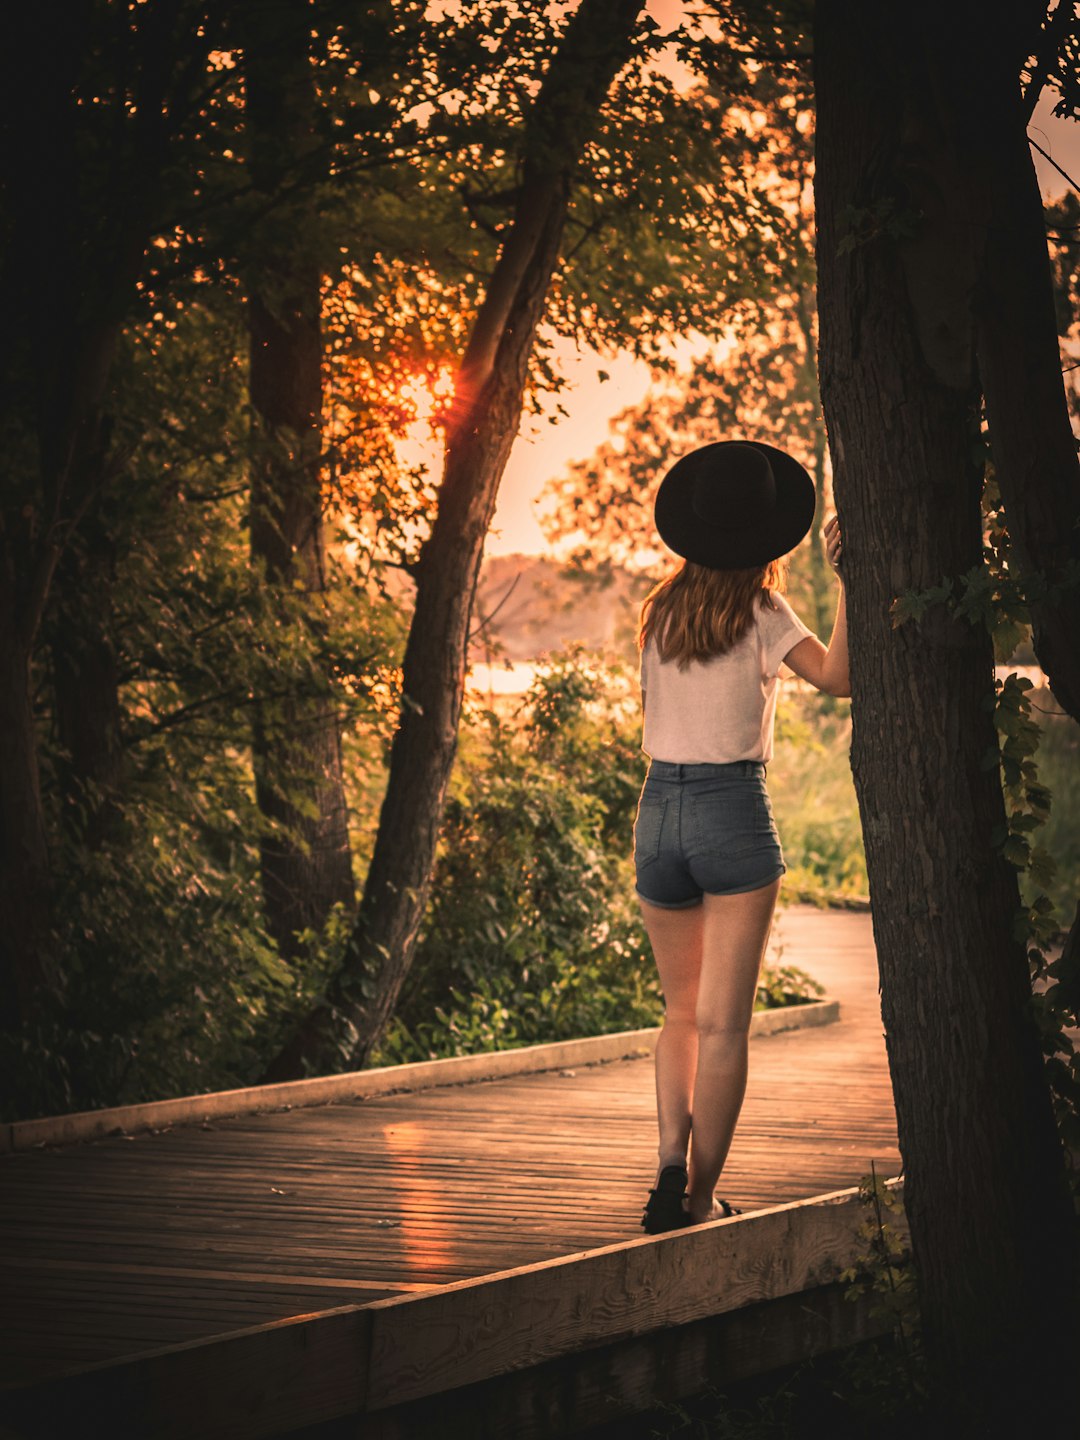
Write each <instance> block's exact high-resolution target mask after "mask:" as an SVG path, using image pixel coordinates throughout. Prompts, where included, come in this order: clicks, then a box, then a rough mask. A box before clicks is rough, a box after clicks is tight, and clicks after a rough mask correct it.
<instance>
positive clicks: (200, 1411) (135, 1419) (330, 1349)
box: [3, 1306, 371, 1440]
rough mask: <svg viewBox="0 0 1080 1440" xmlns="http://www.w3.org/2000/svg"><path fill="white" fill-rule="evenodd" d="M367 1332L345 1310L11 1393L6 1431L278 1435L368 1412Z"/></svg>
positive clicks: (47, 1436)
mask: <svg viewBox="0 0 1080 1440" xmlns="http://www.w3.org/2000/svg"><path fill="white" fill-rule="evenodd" d="M370 1329H371V1319H370V1317H369V1315H368V1314H367V1312H366V1311H365V1310H362V1309H359V1308H357V1307H355V1306H346V1307H344V1308H340V1309H336V1310H329V1311H326V1312H324V1313H323V1314H320V1315H311V1316H298V1317H296V1318H295V1319H291V1320H284V1321H278V1322H276V1323H272V1324H268V1325H259V1326H254V1327H252V1328H250V1329H247V1330H241V1331H237V1332H235V1333H233V1334H231V1335H224V1336H219V1337H217V1338H216V1339H214V1340H212V1341H209V1342H207V1341H205V1340H200V1341H194V1342H192V1343H190V1344H187V1345H173V1346H168V1347H166V1348H163V1349H160V1350H153V1351H148V1352H147V1353H146V1354H144V1355H140V1356H138V1357H137V1358H135V1359H133V1360H130V1361H126V1362H123V1363H120V1364H117V1363H116V1362H108V1363H106V1364H103V1365H95V1366H90V1367H87V1368H86V1369H85V1370H83V1371H81V1372H79V1373H77V1374H74V1375H70V1376H67V1377H65V1378H64V1379H63V1380H52V1381H47V1382H40V1383H38V1384H35V1385H31V1386H24V1387H20V1388H18V1389H12V1390H8V1391H6V1392H4V1394H3V1411H4V1416H5V1423H7V1424H8V1425H12V1426H16V1427H18V1433H19V1434H20V1435H25V1436H27V1437H34V1440H37V1437H40V1440H55V1437H56V1436H59V1435H79V1436H80V1437H82V1440H98V1437H100V1440H116V1437H119V1436H127V1435H131V1436H135V1435H137V1436H138V1437H139V1440H192V1437H193V1436H199V1437H200V1440H215V1437H226V1436H228V1437H235V1440H243V1437H255V1436H269V1435H279V1434H281V1433H282V1432H285V1431H288V1430H292V1429H299V1428H300V1427H301V1426H307V1425H316V1424H319V1423H321V1422H322V1421H325V1420H332V1419H336V1418H337V1417H339V1416H342V1415H352V1414H356V1413H358V1412H359V1411H360V1410H362V1409H363V1408H364V1405H365V1400H366V1396H365V1382H366V1377H367V1369H368V1349H369V1336H370Z"/></svg>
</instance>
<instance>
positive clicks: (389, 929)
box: [268, 0, 642, 1079]
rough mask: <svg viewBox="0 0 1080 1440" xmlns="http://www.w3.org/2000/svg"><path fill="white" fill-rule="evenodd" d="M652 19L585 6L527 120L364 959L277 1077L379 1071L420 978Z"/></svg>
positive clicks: (434, 564) (390, 790)
mask: <svg viewBox="0 0 1080 1440" xmlns="http://www.w3.org/2000/svg"><path fill="white" fill-rule="evenodd" d="M641 8H642V7H641V3H640V0H582V3H581V4H580V5H579V6H578V8H577V10H576V11H575V12H574V14H573V16H572V17H571V19H570V21H569V23H568V25H567V28H566V32H565V34H564V36H563V39H562V41H561V43H560V45H559V48H558V51H557V52H556V54H555V55H554V57H553V59H552V62H551V66H550V68H549V70H548V73H547V75H546V76H545V78H544V82H543V85H542V87H541V90H540V93H539V95H538V97H537V99H536V102H535V105H534V108H533V111H532V113H531V115H530V116H529V119H528V121H527V125H526V133H525V155H524V161H523V166H522V182H521V187H520V190H519V195H518V201H517V207H516V211H515V215H514V221H513V225H512V228H511V230H510V232H509V235H508V237H507V240H506V243H505V244H504V246H503V248H502V250H501V252H500V255H499V259H498V262H497V264H496V267H495V270H494V273H493V275H492V278H491V281H490V284H489V286H488V291H487V295H486V297H485V299H484V303H483V305H482V306H481V308H480V311H479V314H478V315H477V318H476V322H475V324H474V326H473V330H472V333H471V335H470V338H469V344H468V347H467V349H466V353H465V356H464V359H463V362H462V366H461V370H460V373H459V376H458V383H457V388H456V396H455V411H454V419H453V422H452V424H451V427H450V430H449V433H448V436H447V449H446V459H445V468H444V472H443V480H442V484H441V487H440V490H439V506H438V513H437V515H436V519H435V524H434V527H433V529H432V533H431V536H430V538H429V539H428V541H427V543H426V544H425V546H424V549H423V553H422V556H421V560H420V564H419V567H418V573H417V576H416V579H417V593H416V608H415V611H414V614H413V619H412V624H411V626H410V629H409V640H408V644H407V646H406V652H405V660H404V666H403V675H402V683H403V691H404V698H403V703H402V709H401V717H400V723H399V727H398V730H397V732H396V734H395V736H394V741H393V745H392V748H391V754H390V775H389V781H388V785H387V791H386V796H385V799H384V801H383V806H382V811H381V813H380V817H379V829H378V834H377V835H376V839H375V847H374V851H373V854H372V860H371V867H370V870H369V872H368V877H367V882H366V884H365V887H364V896H363V900H362V902H361V906H360V913H359V915H358V917H357V923H356V928H355V931H354V934H353V940H352V945H351V949H350V954H349V957H348V961H347V964H346V966H345V968H344V969H343V970H342V971H341V972H340V974H339V975H338V976H337V977H336V979H335V981H334V983H333V984H332V986H331V988H330V992H329V994H328V996H327V1000H326V1003H325V1004H323V1005H322V1006H320V1007H319V1008H318V1009H317V1010H316V1011H315V1012H313V1014H311V1015H310V1016H309V1017H308V1018H307V1019H306V1021H305V1022H304V1024H303V1025H302V1026H301V1028H300V1029H299V1031H298V1032H297V1033H296V1034H295V1035H294V1036H293V1038H292V1039H291V1041H290V1042H289V1044H288V1045H287V1046H286V1047H285V1049H284V1050H283V1052H282V1053H281V1055H279V1056H278V1058H277V1060H276V1061H275V1062H274V1064H273V1065H272V1066H271V1068H270V1071H269V1074H268V1078H271V1079H283V1078H286V1077H291V1076H296V1075H299V1074H303V1073H305V1072H321V1071H325V1070H330V1069H335V1068H341V1067H342V1066H343V1065H362V1064H363V1063H365V1061H366V1060H367V1058H368V1056H369V1055H370V1053H371V1051H372V1049H373V1048H374V1046H375V1045H376V1044H377V1042H378V1040H379V1038H380V1036H381V1035H382V1033H383V1031H384V1030H385V1027H386V1025H387V1023H388V1021H389V1019H390V1017H391V1016H392V1014H393V1011H394V1006H395V1004H396V1002H397V997H398V995H399V993H400V990H401V985H402V983H403V981H404V979H405V976H406V975H407V973H408V969H409V965H410V963H411V961H412V955H413V950H414V947H415V943H416V936H417V932H418V930H419V927H420V922H421V919H422V917H423V913H424V908H425V905H426V902H427V896H428V889H429V886H430V883H431V873H432V869H433V867H434V863H435V849H436V844H437V842H438V836H439V827H440V824H441V821H442V814H443V806H444V802H445V797H446V787H447V784H448V781H449V778H450V772H451V769H452V767H453V762H454V755H455V752H456V748H457V728H458V719H459V716H460V712H461V700H462V693H463V690H464V684H465V669H466V660H467V656H466V652H467V643H468V633H469V623H470V619H471V615H472V605H473V598H474V596H475V593H476V584H477V577H478V574H479V569H480V561H481V558H482V556H483V549H484V539H485V537H486V534H487V529H488V526H489V524H490V522H491V516H492V513H493V511H494V508H495V500H496V496H497V494H498V487H499V481H500V480H501V479H502V473H503V470H504V469H505V466H506V461H507V459H508V457H509V454H510V448H511V446H512V444H513V442H514V438H515V436H516V434H517V429H518V425H519V423H520V419H521V409H522V403H523V395H524V389H525V383H526V379H527V374H528V365H529V357H530V355H531V352H532V347H533V342H534V338H535V334H536V328H537V325H538V324H539V322H540V319H541V317H542V315H543V311H544V304H545V300H546V297H547V292H548V288H549V285H550V283H551V277H552V275H553V274H554V271H555V267H556V265H557V264H558V260H559V253H560V246H561V241H562V233H563V226H564V223H565V218H566V208H567V202H568V197H569V192H570V183H571V179H572V175H573V171H574V169H575V168H576V166H577V164H578V161H579V159H580V156H581V153H582V150H583V148H584V145H585V142H586V139H587V137H588V133H589V131H590V129H591V128H592V126H593V125H594V123H595V121H596V117H597V114H598V111H599V109H600V106H601V105H602V103H603V100H604V96H605V95H606V94H607V91H608V88H609V87H610V85H611V82H612V80H613V79H614V77H615V75H616V74H617V73H618V71H619V70H620V69H621V67H622V65H623V64H624V63H625V61H626V60H627V59H628V58H629V53H630V45H631V40H632V37H633V33H634V30H635V26H636V23H637V17H638V14H639V12H640V10H641Z"/></svg>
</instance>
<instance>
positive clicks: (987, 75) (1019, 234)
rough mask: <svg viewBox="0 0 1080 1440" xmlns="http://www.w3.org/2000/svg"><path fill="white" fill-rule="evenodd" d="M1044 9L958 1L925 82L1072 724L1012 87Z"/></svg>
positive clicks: (1036, 600) (1049, 405)
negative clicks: (967, 251) (933, 73)
mask: <svg viewBox="0 0 1080 1440" xmlns="http://www.w3.org/2000/svg"><path fill="white" fill-rule="evenodd" d="M1061 8H1062V9H1067V8H1068V7H1067V5H1063V6H1062V7H1061ZM1043 9H1044V7H1043V5H1042V4H1041V3H1040V4H1032V3H1031V0H1027V3H1025V4H1024V5H1018V6H1016V7H1008V6H1005V7H1001V8H997V7H991V8H990V10H989V11H988V10H987V8H986V7H985V6H983V5H973V4H971V3H970V0H968V3H965V4H964V5H963V6H962V13H961V15H960V16H958V17H957V24H958V27H959V26H961V25H962V30H963V34H964V35H965V37H970V41H969V50H968V56H969V58H968V60H967V61H966V62H965V64H964V66H963V67H962V69H961V75H960V77H958V76H957V75H956V73H955V71H953V72H951V73H950V75H949V76H948V77H947V78H946V77H944V76H941V77H940V78H939V81H938V83H939V85H940V86H941V92H942V94H943V95H946V96H948V98H949V101H950V102H951V107H952V115H953V128H954V132H955V133H956V135H957V137H958V148H959V155H958V170H959V172H960V174H959V175H958V177H957V178H958V182H959V183H958V187H957V188H958V192H959V193H958V195H957V199H958V201H959V202H960V203H964V201H965V200H966V202H967V204H968V206H969V208H970V211H971V213H973V214H974V215H977V216H978V217H979V219H980V221H981V222H982V225H981V234H982V236H983V237H984V247H983V249H982V254H981V269H980V275H979V284H978V288H977V291H976V294H975V321H976V337H977V346H978V364H979V377H980V379H981V381H982V387H983V392H984V394H985V396H986V416H987V424H988V427H989V431H990V445H991V450H992V453H993V457H994V467H995V471H996V474H997V481H998V486H999V488H1000V491H1001V497H1002V500H1003V501H1004V504H1005V515H1006V519H1007V521H1008V526H1009V539H1010V542H1011V546H1012V555H1013V557H1014V559H1015V562H1016V564H1017V568H1018V570H1019V573H1020V578H1021V580H1022V582H1023V585H1024V589H1025V593H1026V595H1027V600H1028V606H1029V609H1030V612H1031V620H1032V631H1033V636H1032V638H1033V643H1034V646H1035V653H1036V655H1037V656H1038V658H1039V663H1040V665H1041V666H1042V668H1043V670H1044V671H1045V672H1046V675H1047V678H1048V680H1049V681H1050V688H1051V689H1052V690H1053V692H1054V696H1055V698H1056V699H1057V700H1058V701H1059V703H1060V704H1061V706H1062V707H1063V708H1064V709H1065V710H1067V711H1068V712H1069V714H1070V715H1071V716H1072V717H1073V719H1074V720H1076V721H1080V643H1078V637H1080V457H1078V456H1077V448H1076V446H1077V442H1076V437H1075V436H1074V434H1073V431H1072V425H1071V423H1070V418H1069V407H1068V400H1067V398H1066V394H1065V386H1064V384H1063V383H1062V378H1061V354H1060V347H1059V344H1058V333H1057V322H1056V317H1055V313H1054V294H1053V281H1052V277H1051V271H1050V258H1049V253H1048V250H1047V244H1046V223H1045V219H1044V215H1043V205H1042V197H1041V195H1040V193H1039V182H1038V177H1037V176H1036V173H1035V166H1034V165H1033V163H1032V159H1031V147H1030V146H1029V144H1028V140H1027V117H1026V105H1025V102H1024V97H1023V95H1022V93H1021V90H1020V84H1019V79H1018V70H1019V67H1020V65H1021V64H1022V62H1023V60H1024V59H1025V58H1026V56H1027V53H1028V51H1029V49H1030V47H1031V45H1032V43H1033V40H1034V31H1035V29H1036V27H1037V24H1038V20H1039V18H1040V16H1041V13H1042V11H1043ZM1025 22H1026V23H1025ZM954 53H955V52H954ZM976 107H977V108H976Z"/></svg>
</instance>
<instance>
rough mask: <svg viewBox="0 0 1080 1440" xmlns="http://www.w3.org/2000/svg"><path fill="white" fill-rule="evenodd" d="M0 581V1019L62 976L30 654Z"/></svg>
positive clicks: (15, 1025)
mask: <svg viewBox="0 0 1080 1440" xmlns="http://www.w3.org/2000/svg"><path fill="white" fill-rule="evenodd" d="M11 599H12V597H11V594H10V590H9V588H8V587H7V586H6V585H5V586H4V591H3V595H2V603H0V738H2V742H3V743H0V922H2V923H0V1026H2V1027H3V1029H5V1030H8V1031H12V1032H14V1031H16V1030H18V1029H19V1028H20V1027H21V1026H22V1025H24V1024H26V1023H27V1022H28V1021H30V1020H32V1019H33V1018H34V1017H35V1016H36V1015H39V1014H41V1013H42V1012H43V1011H45V1010H47V1009H48V1008H49V1007H50V1006H51V1005H52V1004H53V1003H54V1002H55V1001H56V1000H57V999H58V998H59V995H60V992H61V987H62V979H61V972H60V967H59V964H58V962H57V958H56V954H55V946H54V944H53V940H52V934H51V930H50V925H49V914H50V912H49V854H48V847H47V845H46V841H45V822H44V815H43V811H42V807H41V790H40V785H39V780H38V758H37V736H36V733H35V729H34V714H33V704H32V699H31V688H30V656H29V650H28V647H27V645H26V643H25V637H24V636H22V635H21V634H20V633H19V629H18V626H17V625H16V623H15V614H14V606H13V605H12V604H11V603H10V602H11Z"/></svg>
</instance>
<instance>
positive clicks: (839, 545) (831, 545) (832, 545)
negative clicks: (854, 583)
mask: <svg viewBox="0 0 1080 1440" xmlns="http://www.w3.org/2000/svg"><path fill="white" fill-rule="evenodd" d="M843 548H844V542H843V538H842V537H841V534H840V521H839V520H838V519H837V517H836V516H835V515H832V516H830V517H829V519H828V520H826V521H825V553H826V555H827V556H828V559H829V564H830V565H831V566H832V568H833V569H834V570H835V571H836V573H837V575H839V574H840V560H841V557H842V553H843Z"/></svg>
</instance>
